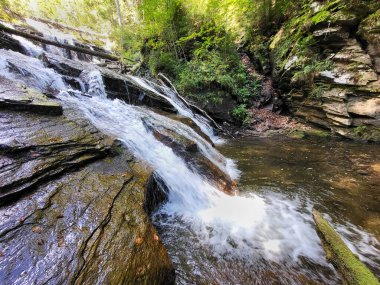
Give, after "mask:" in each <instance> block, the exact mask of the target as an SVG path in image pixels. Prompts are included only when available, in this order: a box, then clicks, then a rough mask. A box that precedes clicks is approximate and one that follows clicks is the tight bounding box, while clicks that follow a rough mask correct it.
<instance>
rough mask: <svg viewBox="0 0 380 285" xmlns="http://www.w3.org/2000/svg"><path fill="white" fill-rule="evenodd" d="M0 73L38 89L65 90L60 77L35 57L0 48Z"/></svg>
mask: <svg viewBox="0 0 380 285" xmlns="http://www.w3.org/2000/svg"><path fill="white" fill-rule="evenodd" d="M0 75H3V76H5V77H7V78H9V79H14V80H17V81H19V82H23V83H25V84H26V85H27V86H30V87H34V88H36V89H38V90H40V91H47V90H51V89H54V90H66V86H65V84H64V82H63V80H62V77H61V76H60V75H59V74H57V73H56V72H55V71H54V70H53V69H50V68H46V67H45V66H44V65H43V63H42V62H41V61H40V60H38V59H37V58H32V57H29V56H26V55H23V54H20V53H18V52H14V51H10V50H3V49H0Z"/></svg>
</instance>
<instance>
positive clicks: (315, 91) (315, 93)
mask: <svg viewBox="0 0 380 285" xmlns="http://www.w3.org/2000/svg"><path fill="white" fill-rule="evenodd" d="M328 90H329V86H327V85H315V86H314V87H313V88H312V90H311V91H310V94H309V97H310V98H312V99H316V100H320V99H322V95H323V93H325V92H326V91H328Z"/></svg>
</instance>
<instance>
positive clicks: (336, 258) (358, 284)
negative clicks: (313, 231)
mask: <svg viewBox="0 0 380 285" xmlns="http://www.w3.org/2000/svg"><path fill="white" fill-rule="evenodd" d="M313 218H314V221H315V225H316V228H317V232H318V235H319V237H320V238H321V241H322V244H323V246H324V248H325V251H326V255H327V257H328V259H329V261H330V262H331V263H332V264H333V265H334V267H335V268H336V269H337V270H338V271H339V273H340V274H341V275H342V277H343V279H344V281H345V283H346V284H349V285H379V284H380V283H379V281H378V280H377V278H376V276H375V275H374V274H373V273H372V272H371V271H370V270H369V269H368V268H367V267H366V266H365V265H364V264H363V263H362V262H361V261H360V260H359V259H358V257H357V256H355V255H354V254H353V253H352V252H351V251H350V250H349V248H348V247H347V246H346V245H345V243H344V242H343V240H342V239H341V238H340V236H339V235H338V234H337V233H336V232H335V230H334V229H333V228H332V227H331V225H330V224H329V223H328V222H327V221H326V220H325V219H324V218H323V217H322V215H321V213H319V212H318V211H317V210H315V209H313Z"/></svg>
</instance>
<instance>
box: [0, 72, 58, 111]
mask: <svg viewBox="0 0 380 285" xmlns="http://www.w3.org/2000/svg"><path fill="white" fill-rule="evenodd" d="M0 109H12V110H19V111H28V112H32V113H39V114H44V115H47V114H48V115H62V106H61V105H60V104H59V103H58V102H57V101H56V100H53V99H50V98H48V97H47V96H45V95H44V94H42V93H40V92H39V91H37V90H33V89H29V88H26V87H25V86H23V85H22V84H20V83H17V82H15V81H12V80H9V79H7V78H5V77H3V76H0Z"/></svg>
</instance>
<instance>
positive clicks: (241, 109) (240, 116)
mask: <svg viewBox="0 0 380 285" xmlns="http://www.w3.org/2000/svg"><path fill="white" fill-rule="evenodd" d="M231 116H232V117H233V118H235V119H236V120H238V121H239V122H241V123H242V124H248V123H249V121H250V119H251V116H250V113H249V111H248V109H247V106H246V105H245V104H241V105H239V106H237V107H236V108H235V109H233V110H232V112H231Z"/></svg>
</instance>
